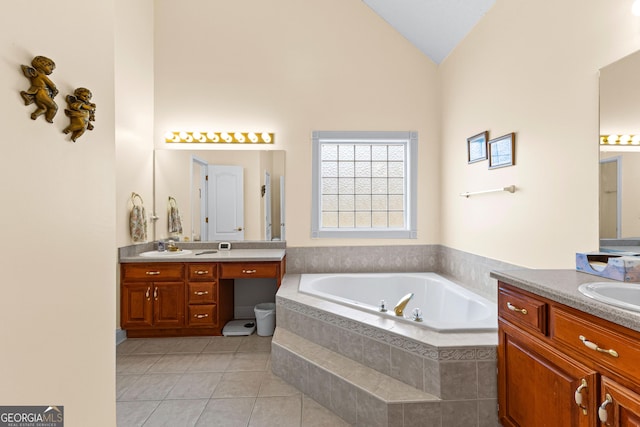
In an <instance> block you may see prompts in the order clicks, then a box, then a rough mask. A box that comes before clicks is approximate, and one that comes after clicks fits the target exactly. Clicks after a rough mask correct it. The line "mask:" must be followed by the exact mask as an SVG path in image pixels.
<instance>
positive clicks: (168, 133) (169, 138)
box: [164, 132, 173, 141]
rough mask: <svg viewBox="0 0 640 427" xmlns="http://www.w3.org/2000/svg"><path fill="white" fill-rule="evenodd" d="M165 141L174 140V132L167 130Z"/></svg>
mask: <svg viewBox="0 0 640 427" xmlns="http://www.w3.org/2000/svg"><path fill="white" fill-rule="evenodd" d="M164 140H165V141H173V132H167V133H165V134H164Z"/></svg>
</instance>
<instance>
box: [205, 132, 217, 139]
mask: <svg viewBox="0 0 640 427" xmlns="http://www.w3.org/2000/svg"><path fill="white" fill-rule="evenodd" d="M215 137H216V134H215V133H213V132H211V131H209V132H207V139H211V140H213V139H214V138H215Z"/></svg>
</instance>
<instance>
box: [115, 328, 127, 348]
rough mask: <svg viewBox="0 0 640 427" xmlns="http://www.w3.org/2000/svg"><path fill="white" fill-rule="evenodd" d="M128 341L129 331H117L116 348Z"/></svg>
mask: <svg viewBox="0 0 640 427" xmlns="http://www.w3.org/2000/svg"><path fill="white" fill-rule="evenodd" d="M126 339H127V331H125V330H124V329H116V346H117V345H118V344H120V343H122V342H124V341H125V340H126Z"/></svg>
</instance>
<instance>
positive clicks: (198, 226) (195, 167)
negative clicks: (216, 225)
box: [191, 156, 208, 241]
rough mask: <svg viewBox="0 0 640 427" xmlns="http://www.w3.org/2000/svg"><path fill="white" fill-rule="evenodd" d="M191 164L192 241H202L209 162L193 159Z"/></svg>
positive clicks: (204, 225) (204, 228)
mask: <svg viewBox="0 0 640 427" xmlns="http://www.w3.org/2000/svg"><path fill="white" fill-rule="evenodd" d="M192 160H193V161H192V164H191V186H192V187H191V240H193V241H200V240H202V233H203V232H205V230H206V223H205V218H206V217H207V205H206V203H204V201H205V192H206V191H207V169H208V168H207V166H208V165H207V162H206V161H204V160H202V159H199V158H197V157H196V156H193V157H192Z"/></svg>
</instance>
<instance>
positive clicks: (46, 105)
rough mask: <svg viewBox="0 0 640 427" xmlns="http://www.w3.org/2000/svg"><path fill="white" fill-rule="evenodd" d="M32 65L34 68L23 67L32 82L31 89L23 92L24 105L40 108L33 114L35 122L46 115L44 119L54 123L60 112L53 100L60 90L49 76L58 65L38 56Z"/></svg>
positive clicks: (21, 93)
mask: <svg viewBox="0 0 640 427" xmlns="http://www.w3.org/2000/svg"><path fill="white" fill-rule="evenodd" d="M31 65H32V66H33V67H29V66H28V65H23V66H22V72H23V73H24V75H25V77H27V78H28V79H29V80H30V81H31V87H29V89H28V90H23V91H21V92H20V95H22V99H24V105H31V104H33V103H35V104H36V106H37V107H38V108H36V109H35V111H34V112H33V113H31V118H32V119H33V120H35V119H37V118H38V116H41V115H43V114H44V118H45V119H46V120H47V121H48V122H49V123H53V117H54V116H55V115H56V113H57V112H58V104H56V103H55V101H54V100H53V98H55V96H56V95H57V94H58V89H57V88H56V85H55V84H53V82H52V81H51V79H49V77H47V76H48V75H49V74H51V73H52V72H53V70H54V69H55V68H56V64H55V62H53V61H52V60H51V59H49V58H47V57H45V56H36V57H35V58H33V60H32V61H31Z"/></svg>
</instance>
